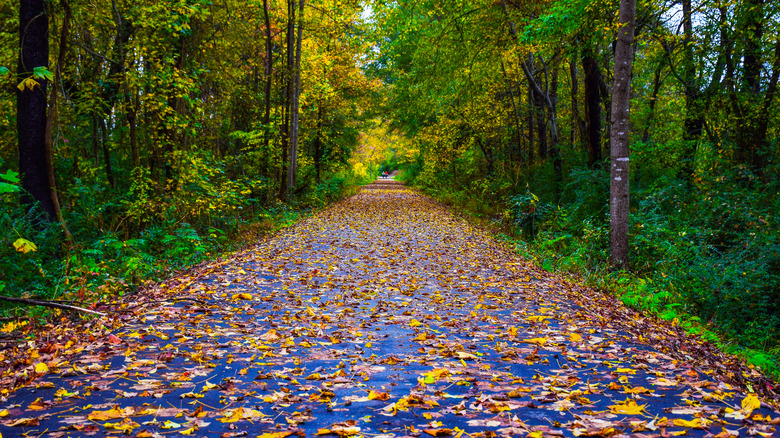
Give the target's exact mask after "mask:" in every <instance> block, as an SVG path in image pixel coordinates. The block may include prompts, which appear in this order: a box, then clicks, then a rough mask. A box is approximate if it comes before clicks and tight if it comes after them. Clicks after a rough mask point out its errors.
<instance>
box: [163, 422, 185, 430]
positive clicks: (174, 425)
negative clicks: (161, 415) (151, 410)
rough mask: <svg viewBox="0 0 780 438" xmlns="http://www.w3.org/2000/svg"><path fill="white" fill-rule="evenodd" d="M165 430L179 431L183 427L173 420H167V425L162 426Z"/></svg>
mask: <svg viewBox="0 0 780 438" xmlns="http://www.w3.org/2000/svg"><path fill="white" fill-rule="evenodd" d="M160 427H162V428H163V429H178V428H180V427H181V424H179V423H176V422H173V421H171V420H165V423H163V424H162V426H160Z"/></svg>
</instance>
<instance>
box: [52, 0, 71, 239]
mask: <svg viewBox="0 0 780 438" xmlns="http://www.w3.org/2000/svg"><path fill="white" fill-rule="evenodd" d="M61 3H62V6H63V9H64V10H65V14H64V17H63V19H62V29H61V30H60V44H59V52H58V53H57V65H56V67H55V70H54V80H53V81H52V87H51V99H50V105H49V116H48V117H47V118H46V134H45V143H46V174H47V176H48V180H49V190H50V192H51V200H52V203H53V204H54V214H55V215H56V217H57V221H58V222H59V223H60V227H61V228H62V232H63V233H65V238H66V239H67V240H68V244H69V245H70V246H71V247H72V246H73V236H71V234H70V231H69V230H68V226H67V224H66V223H65V218H63V217H62V209H61V208H60V199H59V196H58V194H57V177H56V175H55V172H54V153H53V148H52V142H53V140H52V136H53V135H54V118H55V117H56V116H57V110H58V108H57V96H58V94H59V93H58V90H57V88H58V86H59V83H60V79H61V78H62V65H63V64H64V63H65V53H66V50H67V48H68V32H69V29H70V18H71V12H70V5H69V4H68V2H67V0H61Z"/></svg>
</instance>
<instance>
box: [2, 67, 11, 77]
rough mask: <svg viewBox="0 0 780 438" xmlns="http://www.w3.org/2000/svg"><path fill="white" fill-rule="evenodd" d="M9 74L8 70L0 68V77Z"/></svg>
mask: <svg viewBox="0 0 780 438" xmlns="http://www.w3.org/2000/svg"><path fill="white" fill-rule="evenodd" d="M9 73H11V71H10V70H8V69H7V68H5V67H0V76H5V75H7V74H9Z"/></svg>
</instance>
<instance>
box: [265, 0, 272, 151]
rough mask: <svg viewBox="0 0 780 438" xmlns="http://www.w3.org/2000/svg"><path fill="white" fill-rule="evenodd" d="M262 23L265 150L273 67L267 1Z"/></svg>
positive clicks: (267, 140) (267, 141)
mask: <svg viewBox="0 0 780 438" xmlns="http://www.w3.org/2000/svg"><path fill="white" fill-rule="evenodd" d="M263 12H264V15H263V21H264V22H265V112H264V113H263V129H264V130H265V135H264V137H265V139H264V142H265V150H268V144H269V142H270V141H271V127H270V126H268V125H269V124H270V123H271V78H272V75H271V73H272V72H271V67H272V66H273V56H274V54H273V34H272V33H271V20H270V18H269V17H268V0H263Z"/></svg>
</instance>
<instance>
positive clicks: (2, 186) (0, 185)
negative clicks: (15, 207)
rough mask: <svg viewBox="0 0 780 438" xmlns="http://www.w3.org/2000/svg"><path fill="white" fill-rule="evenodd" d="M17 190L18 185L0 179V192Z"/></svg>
mask: <svg viewBox="0 0 780 438" xmlns="http://www.w3.org/2000/svg"><path fill="white" fill-rule="evenodd" d="M18 191H19V187H17V186H15V185H13V184H8V183H4V182H2V181H0V193H13V192H18Z"/></svg>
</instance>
